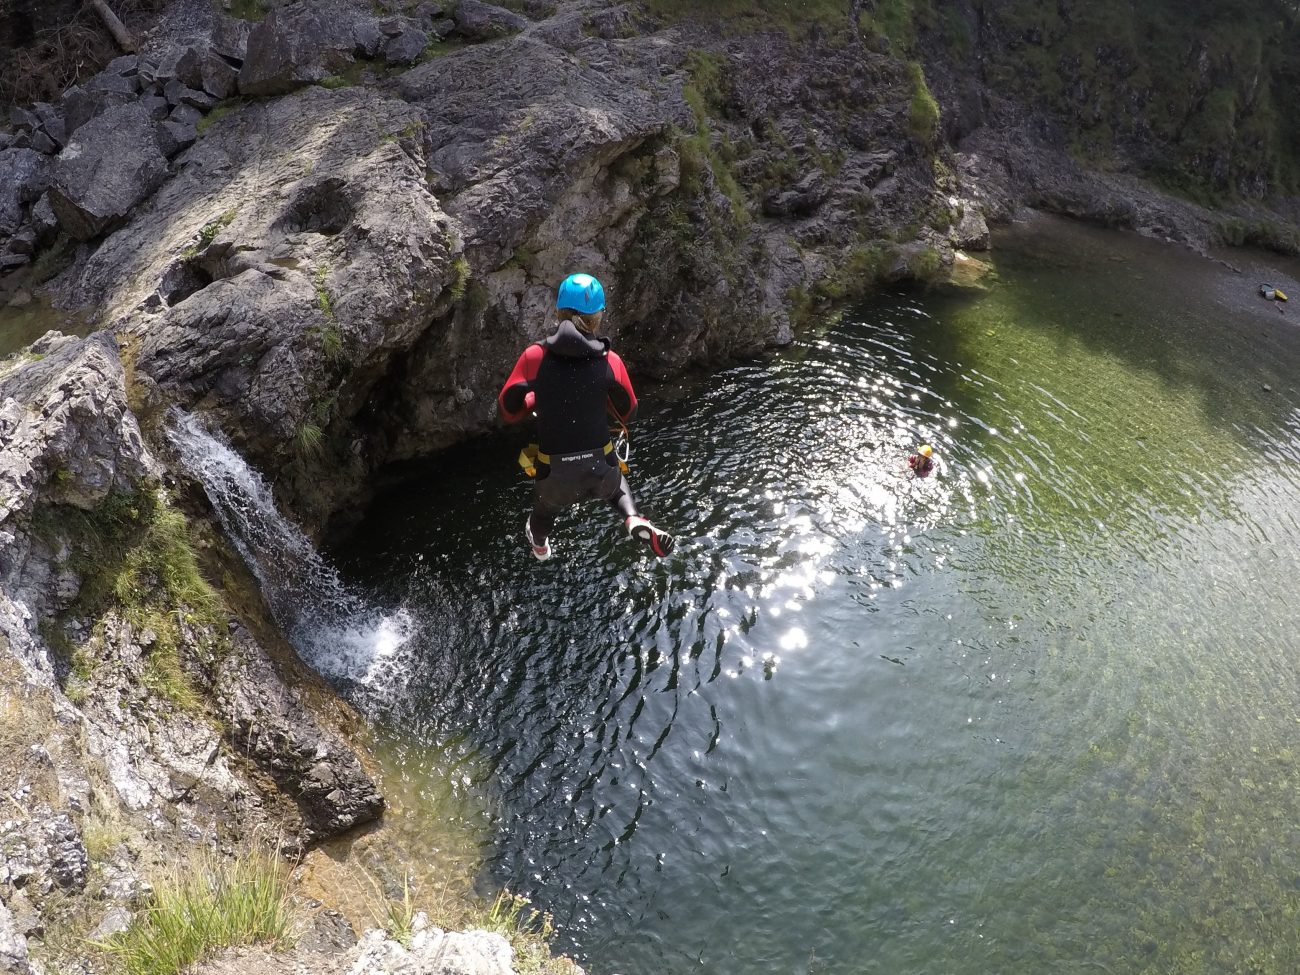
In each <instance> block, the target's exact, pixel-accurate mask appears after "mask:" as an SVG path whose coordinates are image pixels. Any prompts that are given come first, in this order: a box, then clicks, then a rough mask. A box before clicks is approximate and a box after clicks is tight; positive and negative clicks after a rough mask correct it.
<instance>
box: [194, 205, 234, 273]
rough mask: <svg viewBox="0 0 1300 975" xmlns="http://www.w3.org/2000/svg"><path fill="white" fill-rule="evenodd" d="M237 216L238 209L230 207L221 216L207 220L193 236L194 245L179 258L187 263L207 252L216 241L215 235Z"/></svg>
mask: <svg viewBox="0 0 1300 975" xmlns="http://www.w3.org/2000/svg"><path fill="white" fill-rule="evenodd" d="M237 216H239V207H231V208H230V209H229V210H227V211H226V212H225V213H223V214H222V215H221V216H219V217H216V218H215V219H212V220H209V221H208V222H207V223H205V224H204V225H203V227H202V229H201V230H199V232H198V234H196V235H195V237H194V243H193V244H191V245H190V246H189V247H187V248H185V250H184V251H182V252H181V257H183V258H185V259H186V260H187V261H189V260H193V259H194V258H196V257H198V256H199V254H200V253H202V252H203V251H205V250H207V248H208V245H209V244H211V243H212V242H213V241H214V240H216V238H217V234H219V233H221V230H222V228H224V227H228V226H230V224H231V223H232V222H233V221H234V219H235V217H237Z"/></svg>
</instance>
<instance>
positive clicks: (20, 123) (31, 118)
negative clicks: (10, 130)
mask: <svg viewBox="0 0 1300 975" xmlns="http://www.w3.org/2000/svg"><path fill="white" fill-rule="evenodd" d="M9 124H10V125H12V126H13V127H14V128H15V129H21V130H23V131H24V132H32V131H34V130H35V129H38V128H40V125H41V120H40V119H38V118H37V117H36V113H35V112H31V111H28V110H27V109H25V108H23V107H22V106H21V105H11V106H9Z"/></svg>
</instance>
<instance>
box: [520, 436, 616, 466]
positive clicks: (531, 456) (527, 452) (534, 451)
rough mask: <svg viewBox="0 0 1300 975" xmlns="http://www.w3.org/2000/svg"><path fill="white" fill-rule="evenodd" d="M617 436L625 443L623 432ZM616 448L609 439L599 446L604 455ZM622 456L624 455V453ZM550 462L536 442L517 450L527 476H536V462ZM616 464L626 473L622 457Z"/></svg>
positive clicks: (549, 458)
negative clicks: (602, 445)
mask: <svg viewBox="0 0 1300 975" xmlns="http://www.w3.org/2000/svg"><path fill="white" fill-rule="evenodd" d="M626 430H627V428H626V427H624V432H626ZM619 436H620V439H621V440H623V442H624V443H625V444H626V438H625V437H624V436H623V434H620V435H619ZM616 449H618V448H616V447H615V446H614V443H613V441H610V442H609V443H607V444H605V446H604V447H602V448H601V451H600V452H601V453H602V454H604V455H605V456H609V455H610V454H612V453H614V451H615V450H616ZM584 453H585V451H584ZM591 453H595V451H591ZM565 456H575V455H567V454H566V455H565ZM624 456H626V454H625V455H624ZM550 463H551V455H550V454H544V453H542V449H541V448H540V447H539V446H537V444H535V443H530V444H529V445H528V446H527V447H525V448H524V449H523V450H521V451H519V466H520V467H522V468H523V470H524V473H525V474H527V475H528V476H529V477H534V478H535V477H537V465H538V464H546V465H547V466H550ZM618 466H619V469H620V470H621V471H622V472H623V473H624V474H626V473H627V470H628V468H627V463H626V461H625V460H624V459H623V457H619V458H618Z"/></svg>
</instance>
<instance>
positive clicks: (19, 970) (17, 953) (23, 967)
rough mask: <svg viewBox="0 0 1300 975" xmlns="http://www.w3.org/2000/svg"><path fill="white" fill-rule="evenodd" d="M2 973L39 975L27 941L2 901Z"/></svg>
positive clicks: (0, 927)
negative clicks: (33, 965)
mask: <svg viewBox="0 0 1300 975" xmlns="http://www.w3.org/2000/svg"><path fill="white" fill-rule="evenodd" d="M0 972H4V975H38V973H37V971H36V969H34V968H33V967H32V962H31V958H30V957H29V956H28V954H27V939H26V938H24V937H23V936H22V935H21V934H20V933H19V932H18V925H17V923H16V922H15V921H14V916H13V914H11V913H10V912H9V908H7V907H5V905H4V903H3V902H2V901H0Z"/></svg>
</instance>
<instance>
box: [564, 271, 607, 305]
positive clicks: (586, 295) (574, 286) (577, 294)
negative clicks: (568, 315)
mask: <svg viewBox="0 0 1300 975" xmlns="http://www.w3.org/2000/svg"><path fill="white" fill-rule="evenodd" d="M555 307H556V308H569V309H572V310H573V311H576V312H578V314H580V315H594V314H596V312H598V311H604V310H605V289H604V288H602V287H601V286H600V282H599V281H597V280H596V279H595V278H593V277H592V276H591V275H590V274H570V275H569V276H568V277H567V278H565V279H564V282H563V283H562V284H561V285H560V293H559V295H557V296H556V299H555Z"/></svg>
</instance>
